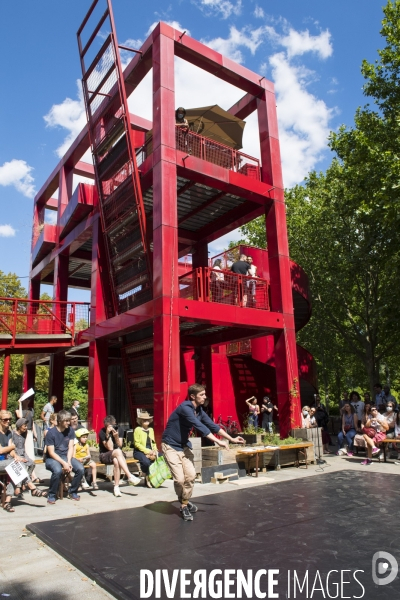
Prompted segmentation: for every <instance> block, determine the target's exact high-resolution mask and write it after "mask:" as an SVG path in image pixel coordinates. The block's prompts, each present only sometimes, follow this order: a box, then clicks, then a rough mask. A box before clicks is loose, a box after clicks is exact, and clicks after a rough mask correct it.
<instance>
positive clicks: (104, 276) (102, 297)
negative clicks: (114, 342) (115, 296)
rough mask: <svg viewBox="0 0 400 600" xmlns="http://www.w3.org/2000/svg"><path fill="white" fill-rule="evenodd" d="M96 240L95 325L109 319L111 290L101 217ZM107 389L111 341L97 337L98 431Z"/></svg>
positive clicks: (94, 421) (92, 388)
mask: <svg viewBox="0 0 400 600" xmlns="http://www.w3.org/2000/svg"><path fill="white" fill-rule="evenodd" d="M92 240H93V241H92V275H91V300H90V304H91V310H90V325H95V324H96V323H98V322H100V321H105V320H106V319H107V310H106V303H107V300H106V298H107V297H108V296H109V290H110V289H111V288H110V286H109V281H108V271H107V259H106V254H105V248H104V240H103V234H102V231H101V224H100V219H97V220H96V221H95V222H94V223H93V238H92ZM107 290H108V293H107ZM110 306H112V305H110ZM107 390H108V343H107V340H97V341H93V342H90V344H89V390H88V421H89V423H90V426H91V427H92V429H94V430H95V431H96V432H97V431H99V429H101V427H102V426H103V419H104V417H105V416H106V413H107Z"/></svg>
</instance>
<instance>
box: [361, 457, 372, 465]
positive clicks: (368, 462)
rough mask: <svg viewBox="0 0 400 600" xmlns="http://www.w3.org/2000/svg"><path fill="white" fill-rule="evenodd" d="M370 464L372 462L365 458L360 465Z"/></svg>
mask: <svg viewBox="0 0 400 600" xmlns="http://www.w3.org/2000/svg"><path fill="white" fill-rule="evenodd" d="M371 463H372V460H371V459H370V458H366V459H365V460H363V461H362V463H361V464H362V465H370V464H371Z"/></svg>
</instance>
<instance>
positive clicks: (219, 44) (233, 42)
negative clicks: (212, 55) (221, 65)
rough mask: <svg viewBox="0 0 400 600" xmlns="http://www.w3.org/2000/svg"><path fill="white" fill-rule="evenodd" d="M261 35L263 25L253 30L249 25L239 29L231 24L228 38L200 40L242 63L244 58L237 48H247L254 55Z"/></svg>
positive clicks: (262, 33) (260, 41)
mask: <svg viewBox="0 0 400 600" xmlns="http://www.w3.org/2000/svg"><path fill="white" fill-rule="evenodd" d="M263 35H264V28H263V27H259V28H258V29H253V30H252V29H251V28H250V27H243V29H241V30H240V31H239V30H238V29H236V27H235V26H232V27H231V28H230V30H229V37H228V38H221V37H219V38H215V39H213V40H202V43H203V44H206V45H207V46H209V47H210V48H212V49H213V50H216V51H217V52H220V53H221V54H223V55H224V56H227V57H228V58H231V59H232V60H234V61H236V62H238V63H242V62H244V58H243V54H242V52H241V51H240V50H239V48H240V47H243V48H247V49H248V50H250V52H251V53H252V54H253V55H254V54H255V53H256V51H257V49H258V47H259V46H260V44H262V42H263Z"/></svg>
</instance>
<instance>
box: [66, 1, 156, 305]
mask: <svg viewBox="0 0 400 600" xmlns="http://www.w3.org/2000/svg"><path fill="white" fill-rule="evenodd" d="M77 37H78V46H79V55H80V60H81V67H82V88H83V96H84V100H85V106H86V114H87V120H88V128H89V136H90V143H91V148H92V154H93V162H94V169H95V176H96V184H97V187H98V191H99V202H100V211H101V221H102V228H103V233H104V235H105V240H106V247H107V255H108V264H109V270H110V279H111V282H112V288H113V289H112V292H113V301H114V310H115V312H116V313H122V312H126V311H127V310H128V309H129V308H132V307H134V306H137V305H139V304H143V303H144V302H147V301H148V300H151V298H152V276H151V257H150V244H149V242H148V238H147V233H146V213H145V208H144V203H143V197H142V191H141V185H140V179H139V172H138V168H137V163H136V155H135V142H134V134H133V131H132V128H131V125H130V118H129V108H128V102H127V95H126V89H125V81H124V77H123V73H122V67H121V58H120V52H119V46H118V41H117V36H116V32H115V26H114V17H113V13H112V7H111V0H94V2H93V4H92V5H91V7H90V9H89V11H88V13H87V15H86V16H85V18H84V20H83V22H82V25H81V26H80V28H79V30H78V33H77Z"/></svg>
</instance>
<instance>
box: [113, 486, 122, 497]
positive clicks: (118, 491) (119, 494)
mask: <svg viewBox="0 0 400 600" xmlns="http://www.w3.org/2000/svg"><path fill="white" fill-rule="evenodd" d="M114 496H115V497H116V498H122V494H121V490H120V489H119V487H118V485H115V486H114Z"/></svg>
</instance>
